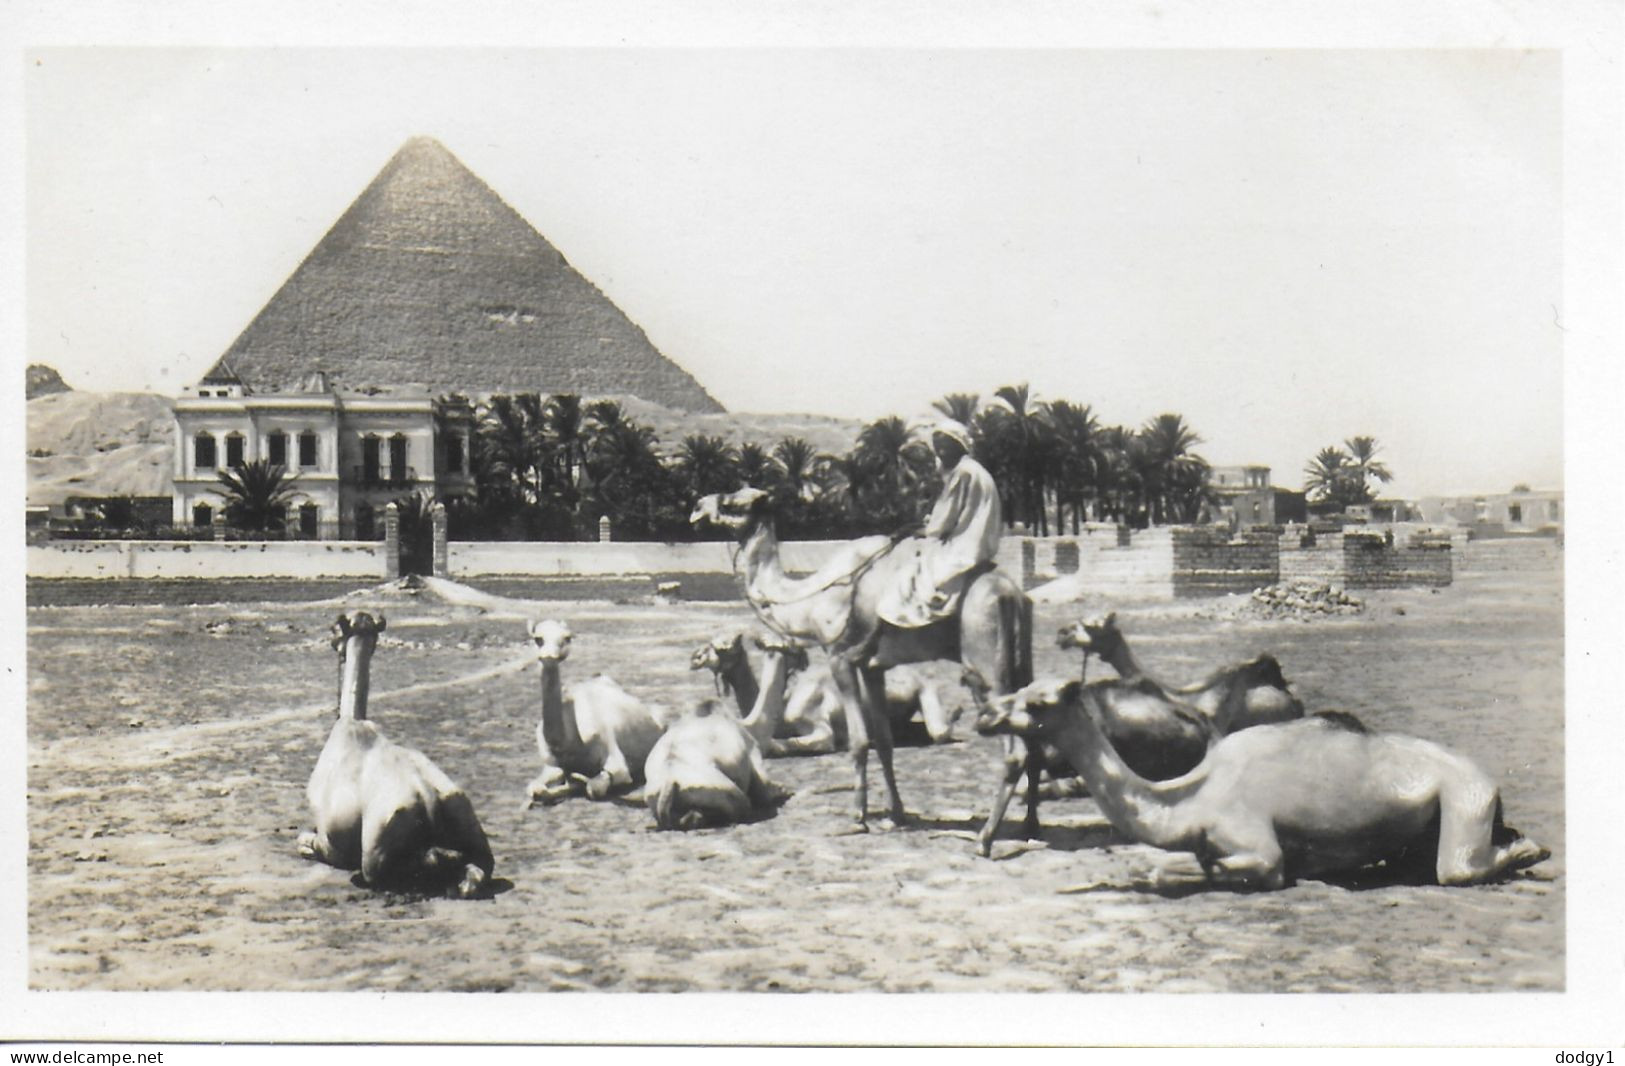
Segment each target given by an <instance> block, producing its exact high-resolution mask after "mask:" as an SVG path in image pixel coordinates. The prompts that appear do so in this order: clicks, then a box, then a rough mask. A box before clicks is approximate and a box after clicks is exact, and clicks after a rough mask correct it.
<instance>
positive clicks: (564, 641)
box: [527, 618, 575, 663]
mask: <svg viewBox="0 0 1625 1066" xmlns="http://www.w3.org/2000/svg"><path fill="white" fill-rule="evenodd" d="M527 628H528V629H529V630H530V639H531V640H533V641H535V642H536V658H538V659H541V660H543V661H544V662H555V663H557V662H563V661H564V660H565V659H566V658H568V657H569V655H570V641H572V640H574V639H575V634H574V633H572V632H570V627H569V626H568V625H565V624H564V623H563V622H558V621H554V620H553V619H551V618H549V619H546V620H544V621H541V622H531V623H530V625H529V626H528V627H527Z"/></svg>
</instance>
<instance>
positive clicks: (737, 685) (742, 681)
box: [722, 648, 762, 714]
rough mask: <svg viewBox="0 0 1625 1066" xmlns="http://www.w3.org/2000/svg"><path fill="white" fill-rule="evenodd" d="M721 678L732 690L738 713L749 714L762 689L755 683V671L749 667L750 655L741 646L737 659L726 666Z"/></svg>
mask: <svg viewBox="0 0 1625 1066" xmlns="http://www.w3.org/2000/svg"><path fill="white" fill-rule="evenodd" d="M722 680H723V682H724V683H725V684H726V685H727V686H728V688H729V689H731V690H732V691H733V697H734V702H735V703H737V704H738V705H739V713H741V714H750V713H751V710H752V708H754V707H755V706H756V700H757V698H758V697H759V696H760V694H761V691H762V690H761V686H760V685H758V684H757V683H756V672H755V671H754V670H752V669H751V668H750V656H748V655H746V654H745V651H744V649H743V648H741V649H740V650H739V661H738V662H736V663H734V664H733V665H732V666H731V667H729V668H728V670H727V672H726V673H724V674H723V675H722Z"/></svg>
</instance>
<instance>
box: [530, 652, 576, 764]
mask: <svg viewBox="0 0 1625 1066" xmlns="http://www.w3.org/2000/svg"><path fill="white" fill-rule="evenodd" d="M539 661H540V662H541V664H542V739H543V740H545V741H547V746H548V747H549V748H550V749H552V750H554V751H573V750H575V749H577V748H579V747H581V734H580V733H579V732H577V730H576V719H575V715H574V713H572V711H573V708H569V707H566V706H565V705H564V682H563V681H562V680H561V679H560V675H559V661H558V660H557V659H541V660H539Z"/></svg>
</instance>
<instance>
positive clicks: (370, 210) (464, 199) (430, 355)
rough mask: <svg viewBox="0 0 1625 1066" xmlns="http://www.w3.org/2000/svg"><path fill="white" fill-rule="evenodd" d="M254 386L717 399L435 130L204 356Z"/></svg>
mask: <svg viewBox="0 0 1625 1066" xmlns="http://www.w3.org/2000/svg"><path fill="white" fill-rule="evenodd" d="M222 367H229V368H231V369H233V370H235V372H236V374H237V375H239V376H240V377H241V379H242V380H243V382H244V383H245V384H247V385H249V386H251V387H252V388H253V389H254V390H255V391H258V392H273V391H286V390H292V389H297V388H298V387H299V386H300V384H301V382H302V381H304V380H305V378H306V377H307V375H308V374H309V373H310V372H311V371H321V372H323V373H324V375H325V377H326V380H327V382H328V384H329V385H330V386H331V387H333V388H338V389H346V390H356V389H385V390H391V389H410V390H413V391H420V390H421V391H428V392H430V393H432V394H434V393H444V392H461V393H467V394H488V393H496V392H508V393H513V392H541V393H559V392H573V393H578V394H581V395H587V396H599V395H632V396H637V397H640V398H642V399H645V400H650V401H652V402H654V403H658V404H662V405H664V406H667V407H673V408H677V409H679V410H690V411H720V410H722V407H721V405H720V404H718V403H717V402H716V400H715V399H713V398H712V397H711V395H710V394H709V393H707V392H706V391H705V389H704V388H703V387H702V386H701V385H700V384H699V382H697V381H695V380H694V378H693V377H691V376H690V375H689V374H688V373H687V372H686V371H684V370H683V369H682V368H681V367H679V366H677V365H676V364H675V363H673V362H671V361H670V360H669V359H667V358H666V357H665V356H663V355H661V354H660V352H659V351H657V350H656V349H655V347H654V345H653V344H651V343H650V341H649V339H648V337H647V336H646V335H645V334H644V332H643V330H642V329H640V328H638V326H637V325H636V324H635V323H633V322H632V321H631V320H630V319H628V318H627V316H626V315H625V314H624V313H622V311H621V310H620V309H619V308H617V307H616V306H615V305H614V304H613V303H612V302H611V301H610V300H609V298H608V297H607V296H605V295H604V294H603V293H602V292H600V291H599V290H598V288H597V287H596V286H594V285H593V284H592V283H591V282H590V281H588V280H587V279H586V278H584V277H582V276H581V275H580V274H579V273H577V272H576V271H575V270H574V269H573V268H572V267H571V266H570V264H569V263H568V262H566V261H565V258H564V256H563V255H561V254H560V253H559V252H558V250H557V249H556V248H554V247H553V245H552V244H550V243H549V242H548V241H547V239H546V238H545V237H543V236H542V235H541V234H540V233H538V232H537V231H536V230H535V229H534V228H533V227H532V226H531V225H530V223H528V222H527V221H525V219H524V218H522V217H521V216H520V215H519V213H518V212H517V211H515V210H514V209H513V208H512V207H510V206H509V205H508V204H507V203H505V202H504V201H503V200H502V198H501V197H500V196H498V195H497V194H496V193H495V192H494V191H493V190H492V189H491V188H490V187H489V186H487V185H486V184H485V182H483V181H482V180H480V178H479V177H477V176H476V175H475V174H474V173H473V172H472V171H470V170H469V169H468V168H467V167H466V166H464V165H463V163H462V162H461V161H460V160H459V159H458V158H457V157H456V156H455V155H454V154H453V153H452V152H451V151H450V150H448V149H447V148H446V147H445V146H444V145H442V144H441V143H440V142H439V141H437V140H435V139H434V138H432V137H413V138H411V139H410V140H408V141H407V142H406V143H405V144H403V145H402V146H401V147H400V148H399V149H398V150H397V151H396V152H395V154H394V156H392V157H391V158H390V160H389V161H388V162H387V163H386V164H385V165H384V167H383V169H382V170H380V171H379V173H378V175H377V177H375V178H374V179H373V180H372V182H371V183H370V184H369V185H368V186H367V187H366V189H364V190H363V191H362V192H361V195H360V196H358V197H357V198H356V199H355V201H354V202H353V203H352V204H351V205H350V207H349V208H348V209H347V210H346V211H345V212H344V214H343V215H341V216H340V217H339V219H338V221H336V222H335V223H334V224H333V226H332V228H331V229H329V230H328V231H327V234H326V235H325V236H324V237H323V238H322V239H321V241H319V242H318V243H317V245H316V247H315V248H314V249H313V250H312V251H311V252H310V254H309V255H308V256H306V257H305V260H304V262H302V263H301V264H300V265H299V267H298V268H297V269H296V270H295V271H294V272H293V275H292V276H291V277H289V278H288V280H287V281H286V282H285V283H284V284H283V285H282V287H281V288H280V289H279V290H278V291H277V292H276V294H275V295H273V296H272V297H271V300H270V302H269V303H267V304H266V305H265V307H264V309H262V310H261V311H260V313H259V314H258V315H257V316H255V318H254V320H253V321H252V322H250V323H249V325H248V327H247V328H246V329H245V330H244V331H243V332H242V334H241V335H240V336H239V337H238V338H237V340H236V341H234V342H233V343H232V345H231V347H230V348H228V349H227V350H226V352H225V354H224V355H223V356H222V357H221V359H220V361H219V362H218V363H216V366H215V369H213V370H211V371H210V374H211V375H212V374H215V373H217V372H218V371H219V370H220V368H222Z"/></svg>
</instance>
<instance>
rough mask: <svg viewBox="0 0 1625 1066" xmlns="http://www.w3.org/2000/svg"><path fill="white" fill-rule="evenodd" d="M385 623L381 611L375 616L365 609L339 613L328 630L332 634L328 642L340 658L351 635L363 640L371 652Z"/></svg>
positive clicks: (347, 645)
mask: <svg viewBox="0 0 1625 1066" xmlns="http://www.w3.org/2000/svg"><path fill="white" fill-rule="evenodd" d="M386 624H387V623H386V622H385V621H384V616H383V614H382V613H380V614H379V615H378V617H377V618H374V617H373V616H372V615H370V614H368V613H367V612H366V611H357V612H356V613H355V614H341V615H339V616H338V619H337V620H336V621H335V622H334V623H333V627H332V629H331V630H329V632H330V633H331V634H332V636H331V638H330V639H329V643H330V644H332V645H333V650H334V651H336V652H338V653H339V658H341V659H342V658H344V656H345V654H346V652H347V650H348V648H349V646H350V639H351V638H352V637H357V638H360V639H361V640H362V641H364V642H365V643H366V647H367V651H369V652H371V651H372V650H373V649H374V648H376V647H377V646H378V634H380V633H382V632H383V631H384V626H385V625H386Z"/></svg>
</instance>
